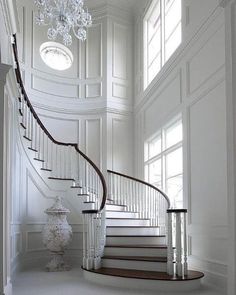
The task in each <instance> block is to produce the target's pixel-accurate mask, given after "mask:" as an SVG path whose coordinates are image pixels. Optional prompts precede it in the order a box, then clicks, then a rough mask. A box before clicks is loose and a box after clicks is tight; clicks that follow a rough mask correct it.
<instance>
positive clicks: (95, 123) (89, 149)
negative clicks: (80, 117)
mask: <svg viewBox="0 0 236 295" xmlns="http://www.w3.org/2000/svg"><path fill="white" fill-rule="evenodd" d="M85 128H86V133H85V134H86V154H87V155H88V156H89V157H90V158H91V159H92V160H93V161H94V162H95V163H96V164H97V165H98V166H100V165H101V160H102V159H101V148H102V142H101V140H102V120H100V119H88V120H86V127H85Z"/></svg>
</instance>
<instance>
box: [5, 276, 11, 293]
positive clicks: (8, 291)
mask: <svg viewBox="0 0 236 295" xmlns="http://www.w3.org/2000/svg"><path fill="white" fill-rule="evenodd" d="M3 295H12V283H11V279H10V278H9V277H8V278H7V285H6V286H5V287H4V294H3Z"/></svg>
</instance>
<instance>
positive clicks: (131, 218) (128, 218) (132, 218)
mask: <svg viewBox="0 0 236 295" xmlns="http://www.w3.org/2000/svg"><path fill="white" fill-rule="evenodd" d="M106 219H112V220H113V219H119V220H120V219H124V220H150V219H149V218H139V217H137V218H135V217H106ZM150 227H151V226H150Z"/></svg>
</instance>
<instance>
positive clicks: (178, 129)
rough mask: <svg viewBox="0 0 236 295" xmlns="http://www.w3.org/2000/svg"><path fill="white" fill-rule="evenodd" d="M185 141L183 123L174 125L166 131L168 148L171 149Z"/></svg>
mask: <svg viewBox="0 0 236 295" xmlns="http://www.w3.org/2000/svg"><path fill="white" fill-rule="evenodd" d="M182 139H183V129H182V122H178V123H177V124H174V125H172V126H171V127H169V128H168V129H167V130H166V138H165V140H166V142H165V143H166V146H165V147H166V148H169V147H171V146H173V145H175V144H176V143H178V142H180V141H182Z"/></svg>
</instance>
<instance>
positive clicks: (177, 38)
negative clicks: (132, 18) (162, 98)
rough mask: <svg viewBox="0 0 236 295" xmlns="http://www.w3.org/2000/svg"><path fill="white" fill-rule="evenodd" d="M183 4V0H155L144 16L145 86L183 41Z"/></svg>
mask: <svg viewBox="0 0 236 295" xmlns="http://www.w3.org/2000/svg"><path fill="white" fill-rule="evenodd" d="M181 4H182V1H181V0H153V1H152V3H151V5H150V8H149V10H148V12H147V13H146V16H145V17H144V42H145V44H144V48H145V50H144V51H145V54H144V71H145V75H144V77H145V81H144V87H145V88H146V87H147V86H148V85H149V84H150V83H151V82H152V80H153V79H154V78H155V76H156V75H157V73H158V72H159V71H160V70H161V68H162V67H163V65H164V64H165V62H166V61H167V60H168V59H169V58H170V56H171V55H172V54H173V53H174V51H175V50H176V48H177V47H178V46H179V45H180V43H181V39H182V31H181V30H182V26H181V17H182V16H181V9H182V8H181Z"/></svg>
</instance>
